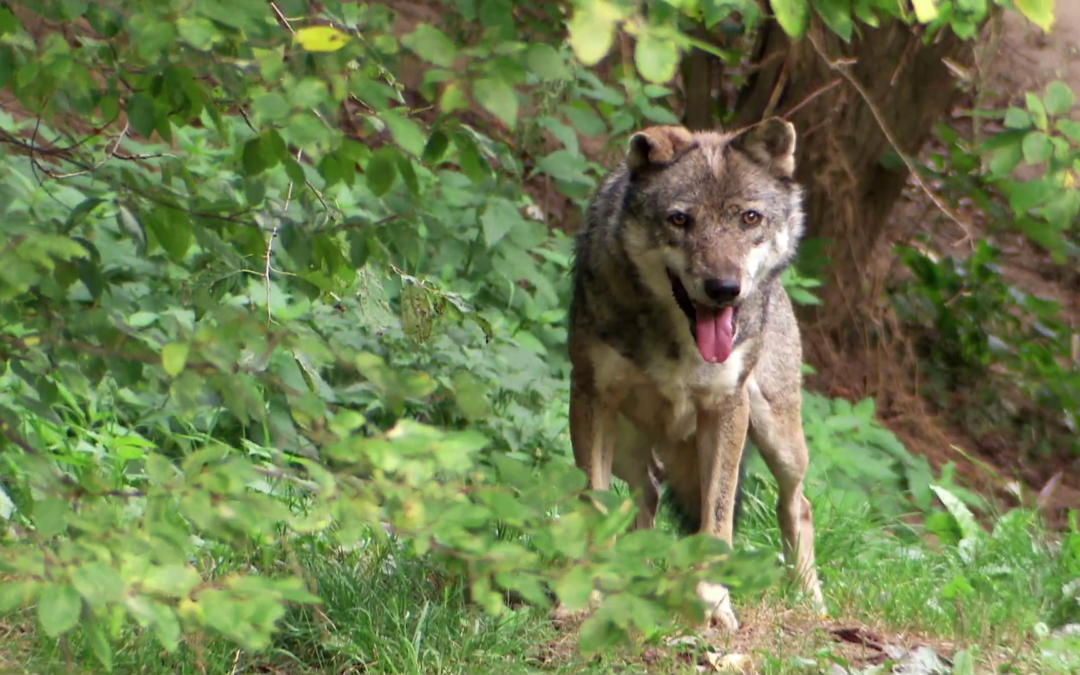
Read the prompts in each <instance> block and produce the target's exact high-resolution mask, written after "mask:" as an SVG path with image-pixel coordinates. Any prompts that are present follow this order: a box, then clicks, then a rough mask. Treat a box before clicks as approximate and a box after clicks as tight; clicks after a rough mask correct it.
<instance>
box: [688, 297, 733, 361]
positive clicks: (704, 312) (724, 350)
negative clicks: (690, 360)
mask: <svg viewBox="0 0 1080 675" xmlns="http://www.w3.org/2000/svg"><path fill="white" fill-rule="evenodd" d="M694 312H695V313H696V314H697V329H696V333H697V348H698V351H699V352H701V358H703V359H705V361H706V362H707V363H723V362H724V361H727V358H728V356H730V355H731V343H732V342H733V341H734V339H735V325H734V323H733V322H732V317H733V315H734V313H735V310H734V309H732V308H731V307H725V308H723V309H721V310H716V309H713V308H712V307H702V306H701V305H695V306H694Z"/></svg>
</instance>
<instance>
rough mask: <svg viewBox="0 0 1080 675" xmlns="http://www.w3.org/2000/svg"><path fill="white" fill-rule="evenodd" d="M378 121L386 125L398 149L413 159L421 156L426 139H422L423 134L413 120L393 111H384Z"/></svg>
mask: <svg viewBox="0 0 1080 675" xmlns="http://www.w3.org/2000/svg"><path fill="white" fill-rule="evenodd" d="M380 119H382V121H383V122H384V123H385V124H386V128H387V129H389V130H390V136H391V137H393V139H394V142H395V143H397V145H398V147H399V148H401V149H402V150H404V151H405V152H407V153H409V154H411V155H413V156H414V157H419V156H420V155H421V154H423V152H424V144H425V143H426V142H427V139H426V138H424V132H423V131H422V130H421V129H420V126H419V125H418V124H417V123H416V122H415V121H414V120H412V119H409V118H408V117H405V116H403V115H400V114H398V113H397V111H394V110H387V111H385V112H384V113H383V114H382V117H381V118H380Z"/></svg>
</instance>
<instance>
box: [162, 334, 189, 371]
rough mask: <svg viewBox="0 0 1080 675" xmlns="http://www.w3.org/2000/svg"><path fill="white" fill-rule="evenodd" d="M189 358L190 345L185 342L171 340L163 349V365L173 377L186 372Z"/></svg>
mask: <svg viewBox="0 0 1080 675" xmlns="http://www.w3.org/2000/svg"><path fill="white" fill-rule="evenodd" d="M187 358H188V346H187V343H185V342H170V343H169V344H167V345H165V347H163V348H162V350H161V365H162V367H163V368H165V372H166V373H168V374H169V375H171V376H172V377H176V376H177V375H179V374H180V373H182V372H184V366H186V365H187Z"/></svg>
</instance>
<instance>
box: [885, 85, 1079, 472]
mask: <svg viewBox="0 0 1080 675" xmlns="http://www.w3.org/2000/svg"><path fill="white" fill-rule="evenodd" d="M1074 104H1075V97H1074V95H1073V93H1072V91H1071V90H1070V89H1069V88H1068V86H1066V85H1065V84H1063V83H1061V82H1052V83H1050V84H1049V85H1048V86H1047V88H1046V90H1045V92H1043V94H1042V95H1038V94H1035V93H1028V94H1027V95H1026V97H1025V105H1024V107H1019V106H1012V107H1009V108H1007V109H1006V110H1003V111H994V110H990V111H974V112H973V113H972V114H973V115H976V116H978V117H979V118H985V119H998V120H1001V124H1002V130H1001V131H1000V132H998V133H994V134H992V135H989V136H988V137H986V138H985V139H984V140H982V141H981V142H973V141H972V140H969V139H965V138H962V137H961V136H960V135H959V134H958V133H957V132H956V131H954V130H952V129H950V128H948V127H945V126H941V127H939V129H938V133H939V136H940V137H941V139H942V141H944V143H945V144H946V148H947V150H948V152H947V154H946V155H943V156H938V157H936V158H934V160H933V161H932V163H931V165H930V166H929V167H927V168H926V169H927V171H928V172H929V173H930V174H931V175H932V176H933V177H934V178H935V179H940V180H941V181H942V183H943V184H944V185H945V187H946V189H947V190H948V191H949V193H951V194H954V195H957V196H960V195H962V196H963V197H964V198H966V199H970V200H971V202H972V203H974V204H975V205H976V206H977V207H978V208H979V209H980V210H981V211H982V212H983V213H985V214H986V215H987V216H988V222H989V228H988V229H989V233H990V235H991V236H994V235H1000V234H1004V233H1006V232H1010V231H1016V230H1018V231H1019V232H1020V233H1022V234H1023V235H1025V236H1026V237H1027V238H1028V239H1029V240H1030V241H1031V243H1033V244H1035V245H1036V246H1037V247H1039V249H1041V250H1043V251H1045V252H1046V254H1047V255H1048V256H1049V257H1050V258H1051V259H1053V260H1055V261H1058V262H1064V263H1067V262H1068V261H1073V264H1075V261H1076V260H1077V259H1078V258H1080V246H1078V245H1077V242H1078V236H1080V229H1078V223H1080V220H1078V218H1077V216H1078V215H1080V189H1078V185H1077V176H1078V172H1080V145H1078V143H1080V126H1078V125H1077V124H1076V123H1075V122H1073V121H1072V120H1070V119H1069V118H1068V117H1067V113H1069V112H1070V111H1071V110H1072V109H1073V106H1074ZM899 251H900V256H901V259H902V260H903V262H904V264H905V265H906V267H907V268H908V270H909V271H910V272H911V274H912V277H913V282H914V283H912V284H908V285H907V286H905V287H904V288H902V289H898V290H897V291H895V292H894V293H893V301H894V304H895V305H896V307H897V309H898V310H899V312H900V315H901V317H902V318H903V319H904V320H905V321H908V322H911V323H912V324H921V325H924V326H927V327H928V328H929V329H930V332H929V333H928V334H927V339H926V340H925V342H924V343H923V344H922V345H921V347H922V349H923V351H924V353H923V356H925V357H926V359H927V361H928V362H929V363H930V364H931V365H932V371H931V374H932V375H935V374H940V383H939V384H940V387H939V388H940V389H955V388H957V387H972V386H977V385H978V383H980V382H983V381H985V380H986V379H987V378H988V377H990V376H996V377H1001V376H1004V378H1005V379H1006V380H1007V381H1008V382H1009V383H1010V388H1012V389H1015V390H1016V392H1017V394H1018V395H1019V396H1021V397H1022V398H1023V399H1024V400H1026V401H1030V402H1031V405H1033V406H1035V407H1037V408H1039V409H1040V410H1042V411H1045V414H1044V415H1041V416H1040V417H1045V418H1046V419H1045V420H1043V419H1038V418H1037V419H1034V420H1029V421H1027V422H1026V423H1027V424H1029V425H1030V426H1031V427H1032V429H1033V430H1034V431H1035V433H1037V434H1038V435H1039V436H1042V437H1044V438H1045V437H1048V434H1049V436H1052V437H1054V438H1061V439H1062V440H1061V441H1059V442H1061V443H1067V444H1069V446H1070V447H1071V448H1072V450H1073V451H1074V452H1080V444H1078V443H1077V442H1076V441H1075V433H1074V432H1075V428H1076V424H1077V420H1076V417H1075V411H1076V410H1077V407H1078V406H1080V372H1078V371H1077V370H1076V368H1075V366H1074V365H1073V362H1074V359H1075V352H1074V350H1075V348H1074V347H1073V345H1072V335H1073V333H1074V330H1073V328H1072V327H1071V326H1069V325H1068V323H1067V322H1066V321H1065V320H1063V319H1062V318H1061V316H1060V310H1061V307H1060V303H1059V302H1058V301H1056V300H1055V299H1053V298H1048V297H1039V296H1037V295H1035V294H1032V293H1029V292H1025V291H1024V290H1022V289H1020V288H1018V287H1017V286H1016V284H1015V283H1014V282H1013V281H1012V280H1010V278H1009V276H1008V274H1007V273H1006V271H1005V270H1004V268H1003V257H1002V253H1001V247H1000V246H999V245H998V244H996V243H994V240H993V239H986V240H980V241H978V242H976V243H975V246H974V251H973V252H971V253H970V255H966V257H963V258H956V257H953V256H949V257H941V258H940V259H939V258H937V257H936V256H934V255H933V254H931V253H929V252H928V251H927V250H926V249H924V248H923V247H921V246H919V247H916V246H902V247H900V249H899ZM990 399H991V400H987V401H986V402H985V403H984V404H982V405H990V406H994V407H992V408H991V409H990V411H989V414H988V416H987V420H994V423H998V422H1000V413H999V412H998V409H999V408H998V406H999V403H1000V401H999V399H1000V397H999V396H998V395H997V394H993V395H992V396H991V397H990ZM976 424H985V423H984V422H976ZM1043 449H1045V448H1043Z"/></svg>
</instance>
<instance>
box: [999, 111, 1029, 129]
mask: <svg viewBox="0 0 1080 675" xmlns="http://www.w3.org/2000/svg"><path fill="white" fill-rule="evenodd" d="M1005 128H1006V129H1030V128H1031V115H1029V114H1028V112H1027V111H1026V110H1024V109H1022V108H1016V107H1011V108H1009V109H1008V110H1006V111H1005Z"/></svg>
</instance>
